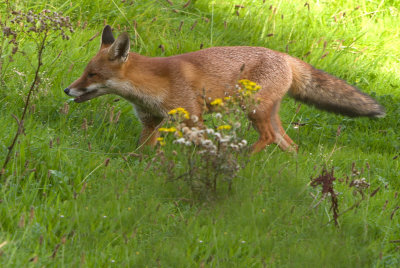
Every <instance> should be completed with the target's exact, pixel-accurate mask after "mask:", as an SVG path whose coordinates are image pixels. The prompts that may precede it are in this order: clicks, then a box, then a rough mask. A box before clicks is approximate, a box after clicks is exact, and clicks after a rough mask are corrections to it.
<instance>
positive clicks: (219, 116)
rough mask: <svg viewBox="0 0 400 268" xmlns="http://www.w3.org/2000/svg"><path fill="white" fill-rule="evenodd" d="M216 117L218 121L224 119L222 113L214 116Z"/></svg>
mask: <svg viewBox="0 0 400 268" xmlns="http://www.w3.org/2000/svg"><path fill="white" fill-rule="evenodd" d="M214 117H215V118H217V119H221V118H222V114H221V113H216V114H215V115H214Z"/></svg>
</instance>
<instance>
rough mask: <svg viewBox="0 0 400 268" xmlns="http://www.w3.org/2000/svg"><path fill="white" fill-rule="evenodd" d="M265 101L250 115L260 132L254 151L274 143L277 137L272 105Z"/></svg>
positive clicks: (253, 147)
mask: <svg viewBox="0 0 400 268" xmlns="http://www.w3.org/2000/svg"><path fill="white" fill-rule="evenodd" d="M268 104H269V103H263V104H260V105H258V106H257V108H256V109H254V110H252V111H250V113H249V115H248V117H249V119H250V120H251V122H252V123H253V126H254V128H255V129H256V130H257V132H258V133H259V135H260V137H259V139H258V141H257V142H256V143H254V144H253V146H252V153H257V152H259V151H261V150H262V149H264V148H265V147H266V146H267V145H270V144H271V143H273V142H274V141H275V139H276V137H275V131H274V129H273V127H272V124H271V117H270V113H271V109H272V107H271V105H268Z"/></svg>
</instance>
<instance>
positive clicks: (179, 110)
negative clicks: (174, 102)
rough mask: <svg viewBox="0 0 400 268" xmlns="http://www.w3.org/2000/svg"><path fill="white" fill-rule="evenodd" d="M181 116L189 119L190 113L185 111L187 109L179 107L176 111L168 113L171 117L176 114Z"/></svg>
mask: <svg viewBox="0 0 400 268" xmlns="http://www.w3.org/2000/svg"><path fill="white" fill-rule="evenodd" d="M176 113H177V114H179V115H183V117H184V118H186V119H189V112H188V111H186V110H185V108H182V107H179V108H176V109H172V110H171V111H169V112H168V114H170V115H174V114H176Z"/></svg>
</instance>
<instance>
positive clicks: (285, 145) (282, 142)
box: [271, 100, 297, 151]
mask: <svg viewBox="0 0 400 268" xmlns="http://www.w3.org/2000/svg"><path fill="white" fill-rule="evenodd" d="M280 102H281V100H278V101H276V102H275V103H274V106H273V108H272V113H271V122H272V127H273V129H274V131H275V141H274V142H275V143H276V144H277V145H278V146H279V147H280V148H281V149H282V150H283V151H286V150H290V151H293V150H294V151H297V145H296V144H295V143H294V142H293V140H292V139H291V138H290V137H289V136H288V135H287V134H286V132H285V130H284V129H283V127H282V123H281V120H280V118H279V114H278V112H279V107H280Z"/></svg>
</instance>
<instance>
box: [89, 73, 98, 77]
mask: <svg viewBox="0 0 400 268" xmlns="http://www.w3.org/2000/svg"><path fill="white" fill-rule="evenodd" d="M95 75H97V74H95V73H88V77H89V78H90V77H93V76H95Z"/></svg>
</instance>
